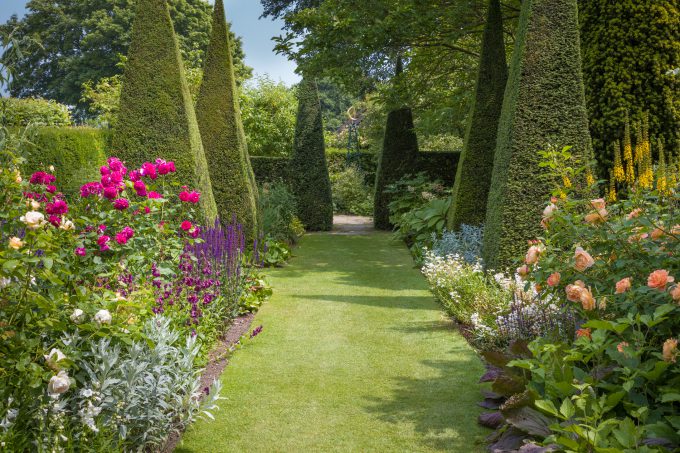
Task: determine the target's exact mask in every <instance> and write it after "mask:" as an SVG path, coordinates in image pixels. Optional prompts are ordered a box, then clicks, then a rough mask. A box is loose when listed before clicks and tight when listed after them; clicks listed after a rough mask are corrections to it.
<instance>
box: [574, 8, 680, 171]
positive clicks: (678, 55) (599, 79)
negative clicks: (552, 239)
mask: <svg viewBox="0 0 680 453" xmlns="http://www.w3.org/2000/svg"><path fill="white" fill-rule="evenodd" d="M579 19H580V24H581V54H582V58H583V74H584V79H585V92H586V102H587V106H588V114H589V119H590V133H591V135H592V137H593V147H594V149H595V156H596V158H597V160H598V163H599V169H600V174H601V175H602V176H603V177H607V176H608V170H609V169H610V168H611V167H612V164H613V162H614V154H613V153H614V147H613V145H614V142H615V141H616V140H619V141H620V140H622V138H623V135H624V125H625V121H626V114H628V115H629V116H630V118H631V122H632V123H633V124H634V123H636V122H639V121H641V120H642V118H643V115H644V114H645V112H648V113H649V114H650V115H649V120H650V135H651V137H656V138H659V139H661V140H662V141H663V142H664V144H665V145H666V149H667V150H668V149H671V150H673V149H676V147H677V146H678V145H679V144H680V96H678V93H679V92H680V77H678V76H677V75H674V74H673V73H672V72H671V71H673V70H674V69H676V68H678V67H680V7H679V6H678V4H677V2H676V1H674V0H622V1H617V2H610V1H607V0H580V1H579ZM631 37H634V38H631Z"/></svg>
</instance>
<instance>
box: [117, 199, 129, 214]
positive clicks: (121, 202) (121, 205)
mask: <svg viewBox="0 0 680 453" xmlns="http://www.w3.org/2000/svg"><path fill="white" fill-rule="evenodd" d="M113 207H114V208H116V209H118V210H119V211H124V210H125V209H127V208H128V207H130V202H129V201H127V200H126V199H125V198H118V199H117V200H115V201H114V202H113Z"/></svg>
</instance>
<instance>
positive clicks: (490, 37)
mask: <svg viewBox="0 0 680 453" xmlns="http://www.w3.org/2000/svg"><path fill="white" fill-rule="evenodd" d="M507 80H508V67H507V64H506V60H505V43H504V42H503V18H502V15H501V5H500V1H499V0H490V2H489V12H488V19H487V24H486V28H485V30H484V38H483V39H482V56H481V61H480V63H479V75H478V77H477V92H476V94H475V102H474V106H473V110H472V114H471V115H470V123H469V126H468V131H467V137H466V142H465V148H464V149H463V153H462V154H461V157H460V161H459V162H458V170H457V174H456V182H455V185H454V187H453V203H452V205H451V210H450V211H449V216H448V224H449V228H453V229H458V228H459V227H460V225H461V224H467V225H475V226H477V225H481V224H482V223H484V218H485V217H486V199H487V197H488V195H489V186H490V185H491V173H492V171H493V156H494V152H495V150H496V133H497V131H498V120H499V118H500V116H501V107H502V105H503V95H504V93H505V85H506V82H507Z"/></svg>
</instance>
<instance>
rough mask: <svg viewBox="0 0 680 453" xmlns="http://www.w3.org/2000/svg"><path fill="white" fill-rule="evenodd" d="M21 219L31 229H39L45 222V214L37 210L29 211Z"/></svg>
mask: <svg viewBox="0 0 680 453" xmlns="http://www.w3.org/2000/svg"><path fill="white" fill-rule="evenodd" d="M19 220H21V221H22V222H24V223H25V224H26V226H27V227H28V229H29V230H37V229H38V228H40V227H41V226H43V225H44V224H45V216H44V215H42V214H41V213H39V212H37V211H28V212H27V213H26V215H24V216H21V218H20V219H19Z"/></svg>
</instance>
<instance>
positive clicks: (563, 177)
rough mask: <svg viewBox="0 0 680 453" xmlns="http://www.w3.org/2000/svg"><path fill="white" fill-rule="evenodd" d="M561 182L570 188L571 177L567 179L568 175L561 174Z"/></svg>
mask: <svg viewBox="0 0 680 453" xmlns="http://www.w3.org/2000/svg"><path fill="white" fill-rule="evenodd" d="M562 183H563V184H564V187H565V188H566V189H570V188H571V179H569V176H566V175H565V176H562Z"/></svg>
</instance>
